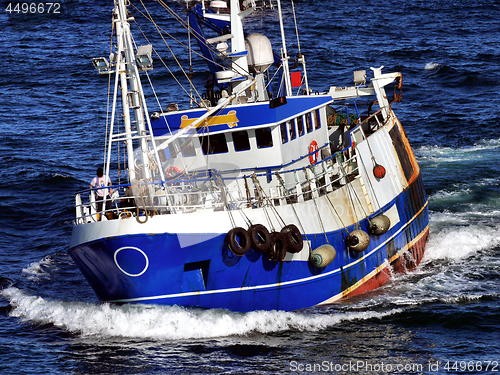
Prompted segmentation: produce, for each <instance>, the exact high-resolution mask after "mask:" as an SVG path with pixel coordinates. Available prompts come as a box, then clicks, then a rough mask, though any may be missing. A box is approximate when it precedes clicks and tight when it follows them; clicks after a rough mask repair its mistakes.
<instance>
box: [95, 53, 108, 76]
mask: <svg viewBox="0 0 500 375" xmlns="http://www.w3.org/2000/svg"><path fill="white" fill-rule="evenodd" d="M92 64H94V68H96V69H97V71H98V72H99V74H105V73H109V62H108V60H106V59H105V58H104V57H94V58H93V59H92Z"/></svg>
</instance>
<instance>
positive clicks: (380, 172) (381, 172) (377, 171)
mask: <svg viewBox="0 0 500 375" xmlns="http://www.w3.org/2000/svg"><path fill="white" fill-rule="evenodd" d="M373 175H374V176H375V177H377V178H384V177H385V168H384V167H383V166H382V165H380V164H375V166H374V167H373Z"/></svg>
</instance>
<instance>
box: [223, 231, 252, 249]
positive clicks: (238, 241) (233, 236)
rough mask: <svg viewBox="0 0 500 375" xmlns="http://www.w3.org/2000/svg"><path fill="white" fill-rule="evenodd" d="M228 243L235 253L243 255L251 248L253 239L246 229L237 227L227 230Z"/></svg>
mask: <svg viewBox="0 0 500 375" xmlns="http://www.w3.org/2000/svg"><path fill="white" fill-rule="evenodd" d="M226 243H227V247H228V248H229V250H231V252H232V253H233V254H235V255H238V256H242V255H245V254H246V253H248V250H250V245H251V240H250V236H249V235H248V232H247V231H246V230H245V229H243V228H241V227H236V228H233V229H231V230H230V231H229V232H227V235H226Z"/></svg>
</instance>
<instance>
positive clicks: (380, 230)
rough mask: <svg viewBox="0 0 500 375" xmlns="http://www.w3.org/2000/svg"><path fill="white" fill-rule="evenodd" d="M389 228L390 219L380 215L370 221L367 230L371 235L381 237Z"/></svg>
mask: <svg viewBox="0 0 500 375" xmlns="http://www.w3.org/2000/svg"><path fill="white" fill-rule="evenodd" d="M390 227H391V219H389V218H388V217H387V216H385V215H383V214H381V215H378V216H375V217H374V218H373V219H371V220H370V225H369V230H370V233H371V234H374V235H376V236H381V235H382V234H385V233H386V232H387V231H388V230H389V228H390Z"/></svg>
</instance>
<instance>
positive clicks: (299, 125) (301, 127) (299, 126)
mask: <svg viewBox="0 0 500 375" xmlns="http://www.w3.org/2000/svg"><path fill="white" fill-rule="evenodd" d="M295 121H297V130H298V131H299V137H301V136H303V135H304V121H303V120H302V116H300V117H297V118H296V119H295Z"/></svg>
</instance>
